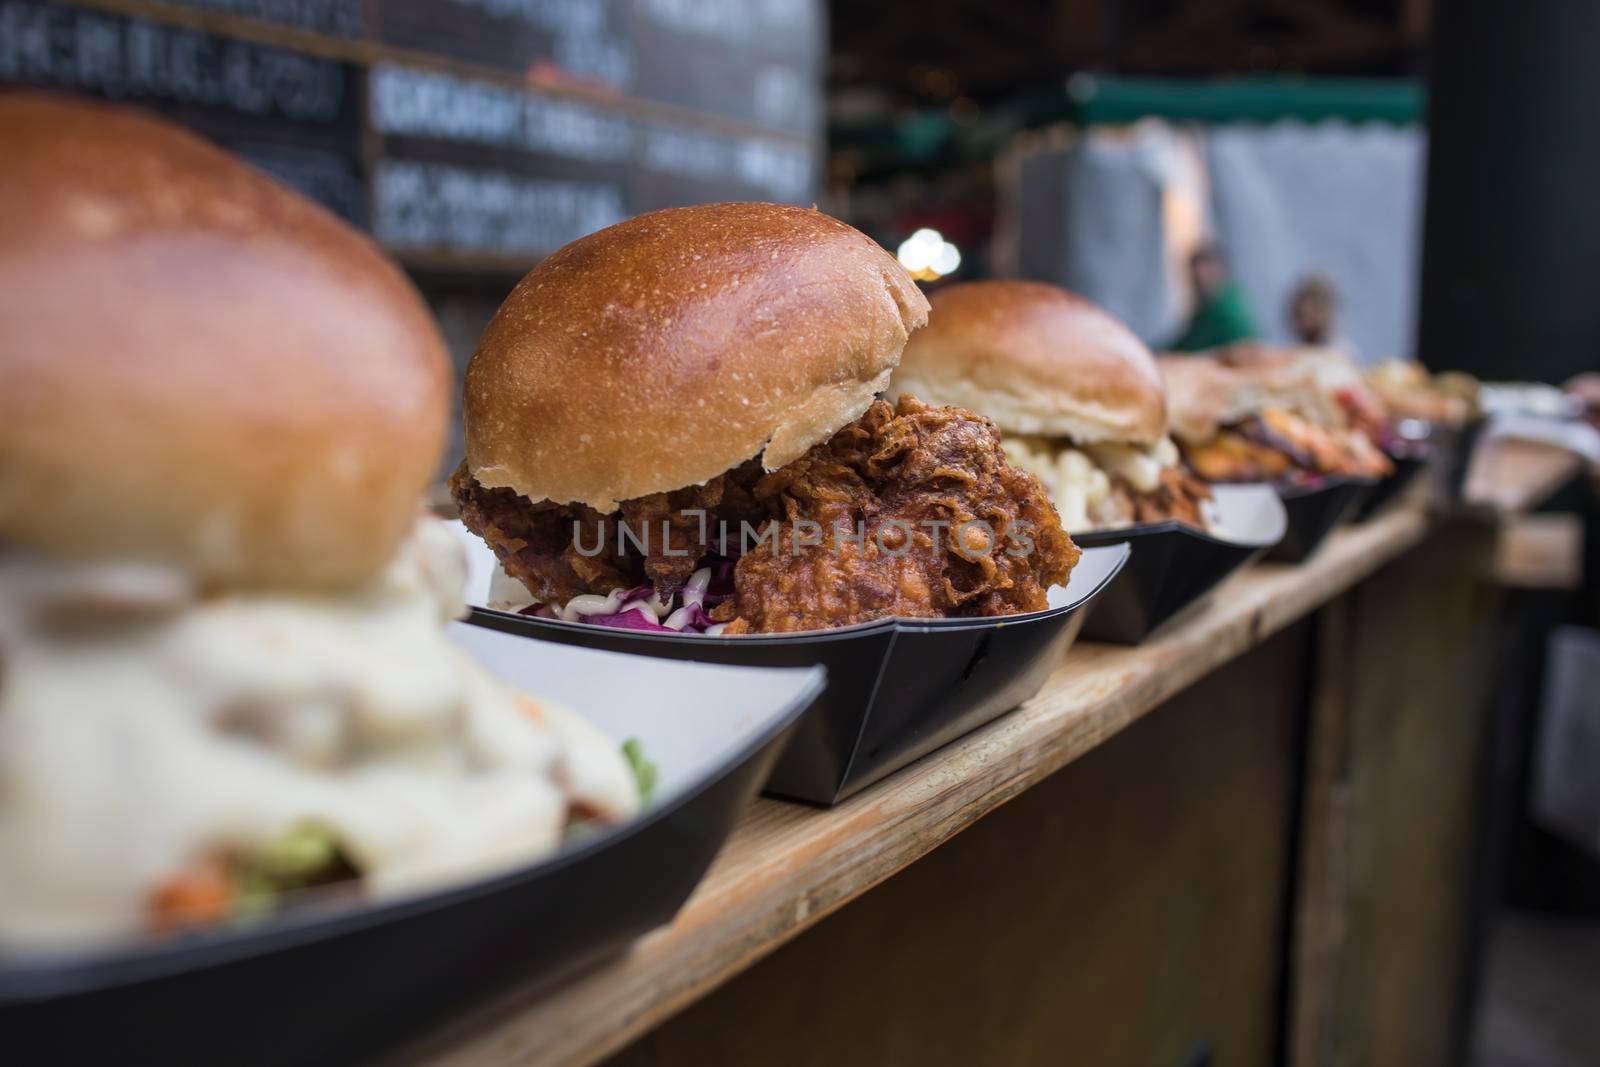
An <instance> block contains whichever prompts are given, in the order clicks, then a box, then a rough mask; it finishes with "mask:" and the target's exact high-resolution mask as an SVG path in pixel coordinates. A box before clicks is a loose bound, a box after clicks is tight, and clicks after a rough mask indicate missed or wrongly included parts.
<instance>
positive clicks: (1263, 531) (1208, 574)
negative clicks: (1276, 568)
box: [1072, 482, 1288, 645]
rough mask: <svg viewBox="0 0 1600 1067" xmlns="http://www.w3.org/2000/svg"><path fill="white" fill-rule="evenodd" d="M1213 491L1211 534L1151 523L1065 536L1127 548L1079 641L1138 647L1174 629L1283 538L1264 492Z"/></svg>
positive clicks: (1249, 488)
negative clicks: (1154, 635) (1123, 562)
mask: <svg viewBox="0 0 1600 1067" xmlns="http://www.w3.org/2000/svg"><path fill="white" fill-rule="evenodd" d="M1213 490H1214V492H1215V497H1216V499H1215V507H1214V511H1213V515H1212V527H1213V530H1214V531H1215V532H1214V533H1205V532H1202V531H1200V530H1196V529H1195V528H1194V527H1192V526H1186V525H1184V524H1183V523H1180V522H1157V523H1145V524H1143V525H1139V526H1128V527H1124V528H1122V529H1118V530H1091V531H1088V532H1085V533H1081V534H1073V535H1072V537H1073V540H1074V541H1076V542H1077V543H1078V544H1080V545H1083V546H1084V547H1086V548H1088V547H1093V546H1099V545H1111V544H1118V543H1122V542H1126V543H1127V544H1128V545H1130V546H1131V547H1132V548H1133V555H1132V557H1131V558H1130V559H1129V560H1128V565H1127V566H1126V567H1124V568H1123V569H1122V573H1121V574H1119V575H1117V578H1116V580H1115V581H1114V582H1112V583H1111V587H1110V588H1109V589H1107V590H1106V592H1105V593H1104V594H1103V595H1102V596H1100V597H1099V598H1098V599H1097V600H1096V601H1095V604H1094V610H1093V611H1091V612H1090V613H1089V617H1088V619H1087V620H1085V622H1084V624H1083V637H1084V639H1085V640H1088V641H1109V642H1111V643H1113V644H1119V645H1136V644H1138V643H1139V642H1141V641H1143V640H1144V639H1145V638H1146V637H1148V636H1150V634H1151V633H1153V632H1155V631H1156V630H1158V629H1161V628H1163V627H1165V626H1167V625H1169V624H1172V623H1174V622H1177V621H1181V618H1182V616H1183V615H1184V614H1186V613H1187V612H1188V610H1189V609H1190V608H1194V607H1198V606H1199V605H1200V604H1201V603H1202V602H1203V600H1204V598H1205V596H1206V594H1208V593H1210V592H1211V590H1213V589H1215V588H1216V587H1217V586H1218V585H1219V584H1221V582H1222V581H1223V580H1224V579H1225V578H1227V577H1228V576H1229V575H1230V574H1232V573H1233V572H1235V571H1237V570H1239V569H1240V568H1241V567H1244V566H1246V565H1247V564H1249V563H1252V562H1254V561H1255V560H1257V559H1259V558H1261V556H1262V555H1264V554H1265V553H1266V551H1267V550H1268V549H1270V548H1271V547H1272V546H1273V545H1275V544H1277V543H1278V540H1279V539H1280V538H1281V537H1283V534H1284V530H1285V528H1286V526H1287V521H1288V520H1287V516H1286V514H1285V512H1284V508H1283V502H1282V501H1281V500H1280V499H1279V498H1278V491H1277V490H1276V489H1274V488H1273V487H1272V486H1271V485H1268V484H1266V483H1263V482H1257V483H1253V484H1250V485H1218V486H1214V487H1213Z"/></svg>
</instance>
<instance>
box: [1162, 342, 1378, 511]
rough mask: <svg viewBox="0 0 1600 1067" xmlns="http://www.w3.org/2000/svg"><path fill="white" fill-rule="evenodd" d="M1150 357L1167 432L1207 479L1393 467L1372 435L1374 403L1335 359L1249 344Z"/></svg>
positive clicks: (1360, 472) (1313, 476)
mask: <svg viewBox="0 0 1600 1067" xmlns="http://www.w3.org/2000/svg"><path fill="white" fill-rule="evenodd" d="M1158 362H1159V364H1160V367H1161V373H1162V376H1163V377H1164V378H1165V379H1166V383H1167V398H1168V404H1169V410H1170V419H1171V426H1172V434H1173V437H1174V438H1176V439H1177V441H1178V444H1179V446H1180V448H1181V450H1182V452H1183V457H1184V460H1185V462H1187V463H1188V464H1189V466H1190V467H1191V468H1193V470H1194V472H1195V473H1196V474H1198V475H1199V476H1200V477H1201V478H1204V479H1206V480H1207V481H1210V482H1254V481H1272V482H1277V483H1279V484H1283V485H1299V484H1308V483H1314V482H1316V481H1318V480H1319V479H1322V478H1325V477H1331V476H1348V477H1357V478H1378V477H1382V476H1384V475H1387V474H1390V473H1392V472H1393V470H1394V465H1393V463H1392V462H1391V461H1390V459H1389V457H1388V456H1386V455H1385V454H1384V453H1383V451H1382V449H1380V448H1379V446H1378V444H1377V443H1376V440H1375V439H1376V438H1379V437H1381V436H1382V434H1383V433H1384V432H1385V431H1384V419H1383V415H1382V411H1381V408H1378V407H1377V406H1376V405H1375V404H1374V403H1373V402H1372V401H1371V399H1370V394H1367V393H1366V392H1365V390H1364V388H1362V389H1360V390H1357V389H1355V388H1354V387H1353V386H1352V385H1351V383H1350V381H1349V380H1347V375H1346V374H1345V373H1344V372H1343V371H1342V370H1341V369H1340V368H1339V366H1338V365H1337V364H1334V363H1326V362H1324V361H1321V360H1320V357H1317V356H1316V355H1314V354H1313V355H1311V356H1309V357H1308V358H1302V355H1301V354H1297V353H1295V352H1293V351H1284V350H1276V351H1275V350H1269V349H1261V348H1256V347H1254V346H1251V347H1248V348H1241V349H1238V350H1232V351H1230V352H1228V353H1227V354H1215V353H1213V354H1201V355H1164V356H1161V357H1159V359H1158ZM1354 383H1355V385H1359V384H1360V375H1359V373H1358V372H1357V373H1356V374H1355V378H1354Z"/></svg>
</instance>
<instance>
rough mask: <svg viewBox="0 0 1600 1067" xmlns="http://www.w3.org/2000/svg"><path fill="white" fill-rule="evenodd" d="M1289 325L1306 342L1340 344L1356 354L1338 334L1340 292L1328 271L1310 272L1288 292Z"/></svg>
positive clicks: (1328, 344) (1299, 339) (1322, 346)
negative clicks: (1322, 272) (1292, 290)
mask: <svg viewBox="0 0 1600 1067" xmlns="http://www.w3.org/2000/svg"><path fill="white" fill-rule="evenodd" d="M1289 329H1290V331H1292V332H1293V333H1294V336H1295V339H1296V340H1297V341H1299V342H1300V343H1301V344H1303V345H1315V346H1317V347H1319V348H1339V349H1343V350H1344V351H1346V352H1350V353H1352V354H1354V349H1353V348H1351V346H1350V344H1349V342H1348V341H1346V340H1345V338H1344V337H1342V336H1340V334H1339V294H1338V290H1337V289H1335V288H1334V284H1333V279H1332V278H1329V277H1328V276H1327V275H1326V274H1308V275H1306V276H1305V277H1304V278H1302V279H1300V284H1299V285H1297V286H1295V287H1294V292H1292V293H1291V294H1289Z"/></svg>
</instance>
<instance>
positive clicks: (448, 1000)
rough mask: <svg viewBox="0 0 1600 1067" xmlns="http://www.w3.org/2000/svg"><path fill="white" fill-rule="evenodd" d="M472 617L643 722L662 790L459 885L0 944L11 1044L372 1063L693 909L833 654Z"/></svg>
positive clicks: (16, 1059)
mask: <svg viewBox="0 0 1600 1067" xmlns="http://www.w3.org/2000/svg"><path fill="white" fill-rule="evenodd" d="M454 630H455V631H456V636H457V638H458V640H459V641H460V642H461V643H462V644H464V645H466V646H467V647H468V648H469V650H470V651H472V652H473V653H474V654H475V655H479V656H480V658H485V659H492V660H493V661H494V664H493V666H494V667H495V670H496V673H498V674H500V675H501V676H503V677H507V678H508V679H509V680H511V681H513V682H520V684H521V685H522V687H523V688H524V689H525V690H527V691H529V692H532V693H536V694H542V695H545V696H549V697H552V698H554V699H557V700H561V701H562V702H564V703H566V704H567V705H568V706H569V707H574V708H577V709H578V710H580V711H583V712H585V714H590V715H591V718H594V719H595V721H596V722H597V724H598V725H600V726H602V727H603V728H605V729H606V730H607V732H608V733H610V734H611V736H613V737H619V736H624V735H626V736H637V737H639V738H640V739H641V741H642V743H643V745H644V749H645V752H646V754H647V755H648V756H649V757H650V758H651V759H652V760H653V761H655V762H656V763H658V764H659V765H660V767H661V769H662V770H661V774H662V777H661V783H660V788H659V789H658V794H659V795H658V798H657V799H656V800H655V801H653V802H652V803H651V804H650V806H649V807H647V808H646V809H645V810H644V811H643V812H642V813H641V814H640V815H639V816H638V817H636V818H634V819H632V820H630V821H629V822H627V823H625V824H623V825H621V826H619V827H616V828H615V829H612V830H609V831H607V832H605V833H602V834H599V835H597V836H595V837H594V838H591V839H589V840H587V841H584V842H583V843H581V844H578V845H574V846H569V847H568V848H567V849H565V850H564V851H562V852H560V853H558V854H557V855H555V856H553V857H551V858H549V859H546V860H543V861H540V862H537V863H534V864H531V865H528V866H526V867H524V868H522V869H519V870H515V871H512V872H509V873H506V874H504V875H500V876H497V877H493V878H489V879H485V880H480V881H477V882H474V883H471V884H468V885H464V886H461V887H459V888H453V889H448V890H445V891H442V892H434V893H430V894H428V895H425V896H420V897H415V898H411V899H405V900H397V901H395V902H392V903H384V904H377V905H360V904H355V905H346V906H344V907H337V906H333V905H329V906H327V907H325V908H323V909H319V911H320V912H321V913H320V914H317V915H309V914H307V915H301V916H296V915H294V914H293V913H291V914H290V915H286V916H284V917H282V918H280V919H276V920H269V921H266V922H263V923H261V924H260V925H259V926H255V927H248V928H245V927H233V928H230V929H227V930H221V931H217V932H214V933H211V934H203V935H197V936H194V937H192V938H189V939H186V940H181V941H172V942H166V943H149V944H141V945H138V946H132V947H125V948H122V949H120V950H116V951H112V952H109V953H102V954H99V955H94V956H78V957H58V958H41V959H40V960H38V961H36V962H31V963H30V962H21V961H18V960H15V959H13V960H10V961H7V960H4V959H0V1042H3V1044H0V1062H6V1063H15V1064H19V1065H22V1064H27V1065H29V1067H33V1065H37V1064H85V1063H97V1064H116V1065H117V1067H129V1065H133V1064H147V1063H148V1064H161V1065H175V1064H190V1063H192V1064H203V1065H206V1067H215V1065H219V1064H227V1065H229V1067H250V1065H255V1064H262V1065H269V1064H270V1065H273V1067H283V1065H289V1064H330V1065H334V1064H338V1065H344V1064H350V1063H357V1062H367V1061H368V1060H370V1059H371V1058H373V1057H374V1056H375V1055H376V1054H377V1053H379V1052H381V1051H383V1050H385V1049H386V1048H389V1047H391V1046H393V1045H395V1044H397V1043H400V1042H402V1041H404V1040H406V1039H407V1038H411V1037H414V1036H416V1035H417V1033H418V1032H420V1031H421V1030H423V1029H424V1028H427V1027H429V1026H432V1025H434V1024H436V1023H439V1022H440V1021H442V1020H444V1019H445V1018H446V1017H447V1016H448V1015H449V1014H450V1013H451V1012H453V1011H454V1010H456V1009H459V1008H461V1007H464V1006H466V1005H467V1004H469V1003H471V1002H473V1001H476V1000H478V999H481V998H482V997H483V996H484V995H486V994H488V993H490V992H492V991H493V990H494V989H495V988H496V987H498V986H503V985H505V984H507V983H509V982H511V981H518V982H531V983H535V984H541V983H544V984H553V983H554V982H556V981H558V980H559V979H560V978H562V977H564V976H569V975H570V974H572V973H573V972H574V971H575V970H578V969H580V968H582V967H583V966H585V965H589V964H592V963H594V962H596V961H597V960H599V959H601V958H604V957H605V956H606V955H608V954H612V953H615V952H617V951H620V950H621V949H622V948H623V947H624V946H626V945H627V944H628V943H629V942H630V941H632V940H633V939H634V938H636V937H638V936H639V935H640V934H643V933H645V932H646V931H648V930H650V929H652V928H654V927H656V926H659V925H661V924H662V923H665V922H667V921H669V920H670V919H671V918H672V917H673V915H674V914H676V913H677V910H678V908H679V907H680V906H681V905H682V904H683V902H684V900H686V899H687V898H688V896H689V892H690V891H691V890H692V889H693V888H694V886H695V884H696V883H698V882H699V881H700V878H701V877H702V876H703V875H704V874H705V871H706V868H707V867H708V866H709V865H710V863H711V859H712V857H713V856H714V855H715V854H716V853H717V851H718V850H719V849H720V848H721V847H722V844H723V842H724V841H725V840H726V838H727V836H728V834H729V832H730V831H731V830H732V828H733V825H734V822H735V820H736V819H737V817H738V815H739V813H740V812H741V811H742V810H743V809H744V807H745V805H746V804H747V803H748V802H749V801H750V800H751V799H752V798H753V797H754V796H755V794H756V791H757V790H758V789H759V788H760V786H761V783H762V782H763V781H764V780H765V779H766V777H767V774H768V773H769V771H770V770H771V767H772V765H773V763H774V761H775V760H776V759H777V756H778V754H779V751H780V750H781V748H782V746H783V744H784V742H785V740H786V739H787V737H788V736H789V734H790V732H791V730H792V728H793V725H794V723H795V722H796V721H797V720H798V719H799V718H800V716H801V714H802V713H803V711H804V710H805V708H806V707H807V706H808V705H809V704H810V703H811V701H812V699H813V698H814V697H815V696H816V695H817V694H818V693H820V692H821V691H822V688H823V675H822V672H821V671H815V670H812V671H782V672H780V671H752V670H729V669H727V668H721V667H708V666H701V665H696V664H687V663H667V662H659V663H654V664H648V665H645V667H644V668H643V669H641V666H640V664H639V663H637V662H634V661H620V662H619V657H616V656H612V655H608V654H604V653H598V652H585V651H581V650H577V649H557V648H554V647H553V646H538V647H530V643H529V642H526V641H520V640H515V639H513V638H508V637H505V636H504V635H501V634H496V633H492V632H490V631H487V630H481V629H477V628H473V627H468V626H465V625H458V626H457V627H455V628H454ZM502 665H508V669H506V670H502V669H500V667H501V666H502ZM666 694H671V695H666ZM674 704H679V705H682V707H681V708H680V709H679V714H676V715H674V714H672V711H673V706H674ZM695 705H699V707H701V708H703V709H704V714H702V715H699V716H695V715H693V714H690V713H689V709H690V708H692V707H694V706H695ZM653 709H661V710H662V713H661V714H657V713H656V712H655V710H653ZM595 713H597V714H595ZM686 720H689V721H688V722H687V725H686ZM619 728H620V729H619ZM198 799H199V798H197V800H198ZM309 910H310V908H309V906H308V911H309Z"/></svg>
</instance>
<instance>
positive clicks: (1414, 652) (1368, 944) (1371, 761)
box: [1314, 523, 1497, 1067]
mask: <svg viewBox="0 0 1600 1067" xmlns="http://www.w3.org/2000/svg"><path fill="white" fill-rule="evenodd" d="M1493 537H1494V530H1493V528H1492V527H1489V526H1487V525H1481V524H1470V523H1459V524H1453V525H1451V526H1449V527H1447V528H1445V529H1444V530H1442V531H1441V532H1440V534H1439V535H1438V536H1435V537H1433V538H1431V539H1430V540H1429V542H1428V549H1427V551H1426V552H1418V553H1416V554H1415V555H1414V556H1413V557H1412V558H1409V559H1407V560H1406V561H1405V562H1404V563H1403V564H1399V565H1394V566H1391V567H1388V568H1386V569H1385V570H1384V571H1383V572H1382V573H1381V574H1380V575H1379V576H1378V577H1377V578H1375V579H1374V580H1373V581H1370V582H1365V583H1363V584H1362V585H1361V586H1360V587H1359V588H1357V589H1355V590H1353V591H1352V592H1351V593H1350V594H1349V595H1348V597H1347V598H1346V599H1347V601H1348V603H1347V605H1346V608H1347V610H1346V611H1344V612H1343V614H1342V619H1343V621H1344V623H1345V627H1344V632H1343V634H1342V637H1343V638H1344V640H1345V642H1346V650H1345V656H1346V660H1345V664H1344V668H1343V669H1344V678H1343V681H1342V690H1343V699H1344V708H1343V713H1342V714H1343V719H1344V722H1343V727H1342V732H1343V739H1342V741H1343V750H1344V753H1343V760H1342V764H1343V765H1342V767H1341V770H1340V773H1339V777H1338V783H1337V790H1338V792H1339V794H1340V795H1341V804H1342V806H1343V808H1344V811H1345V819H1344V820H1343V827H1344V833H1343V834H1342V835H1340V836H1339V837H1338V838H1336V839H1333V840H1331V841H1329V842H1328V843H1329V845H1330V846H1331V847H1330V849H1329V854H1328V857H1327V859H1326V862H1328V863H1329V864H1330V865H1332V866H1333V867H1334V868H1335V869H1336V870H1338V871H1339V872H1341V875H1342V876H1341V877H1340V878H1339V879H1338V880H1337V881H1336V883H1335V889H1336V893H1335V894H1330V899H1329V904H1330V916H1329V921H1330V922H1332V923H1334V924H1336V925H1337V927H1338V928H1339V933H1340V936H1339V939H1338V941H1337V944H1336V946H1335V952H1334V954H1333V956H1332V958H1331V959H1328V960H1326V961H1325V967H1326V970H1325V980H1324V984H1323V986H1322V990H1321V991H1322V993H1323V996H1324V998H1325V999H1324V1000H1323V1003H1322V1004H1321V1005H1320V1013H1321V1017H1322V1019H1323V1021H1324V1030H1323V1038H1324V1043H1323V1047H1322V1048H1321V1049H1320V1050H1319V1051H1320V1052H1321V1053H1322V1055H1321V1056H1319V1057H1318V1058H1317V1059H1316V1060H1315V1061H1314V1062H1316V1063H1319V1064H1328V1065H1346V1064H1348V1065H1358V1064H1391V1063H1394V1064H1406V1065H1407V1067H1429V1065H1434V1064H1437V1065H1440V1067H1443V1065H1445V1064H1459V1063H1463V1062H1465V1061H1466V1059H1467V1058H1468V1057H1467V1052H1468V1050H1467V1049H1466V1048H1463V1047H1460V1043H1461V1039H1462V1038H1463V1036H1464V1033H1465V1030H1464V1028H1463V1027H1462V1025H1461V1024H1462V1023H1463V1019H1462V1018H1461V1014H1460V1013H1461V1011H1462V1008H1463V1003H1462V1000H1461V996H1462V991H1463V982H1462V978H1463V974H1464V973H1465V972H1466V971H1467V970H1468V969H1470V959H1469V953H1470V952H1471V949H1472V945H1473V937H1472V933H1471V923H1472V922H1473V921H1474V918H1475V917H1474V915H1473V913H1472V902H1473V900H1474V892H1475V889H1474V884H1473V873H1474V871H1476V870H1477V862H1476V859H1477V851H1478V849H1479V847H1480V837H1479V835H1480V827H1481V826H1482V813H1481V810H1480V808H1479V804H1480V797H1481V795H1482V789H1481V786H1480V781H1481V775H1482V773H1483V770H1484V767H1485V764H1484V762H1483V755H1484V750H1483V747H1482V746H1483V744H1484V740H1485V734H1486V731H1485V726H1486V723H1487V720H1488V701H1487V693H1488V691H1489V684H1488V683H1489V677H1490V674H1491V671H1492V664H1493V662H1494V656H1493V655H1492V652H1493V649H1494V644H1495V641H1496V639H1497V631H1496V627H1495V622H1496V618H1497V613H1496V611H1495V604H1496V593H1495V590H1494V588H1493V586H1492V584H1491V583H1490V582H1489V581H1488V574H1487V568H1486V567H1485V566H1484V564H1485V562H1486V561H1487V559H1488V556H1489V553H1490V551H1491V549H1492V547H1493V542H1492V539H1493Z"/></svg>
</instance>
